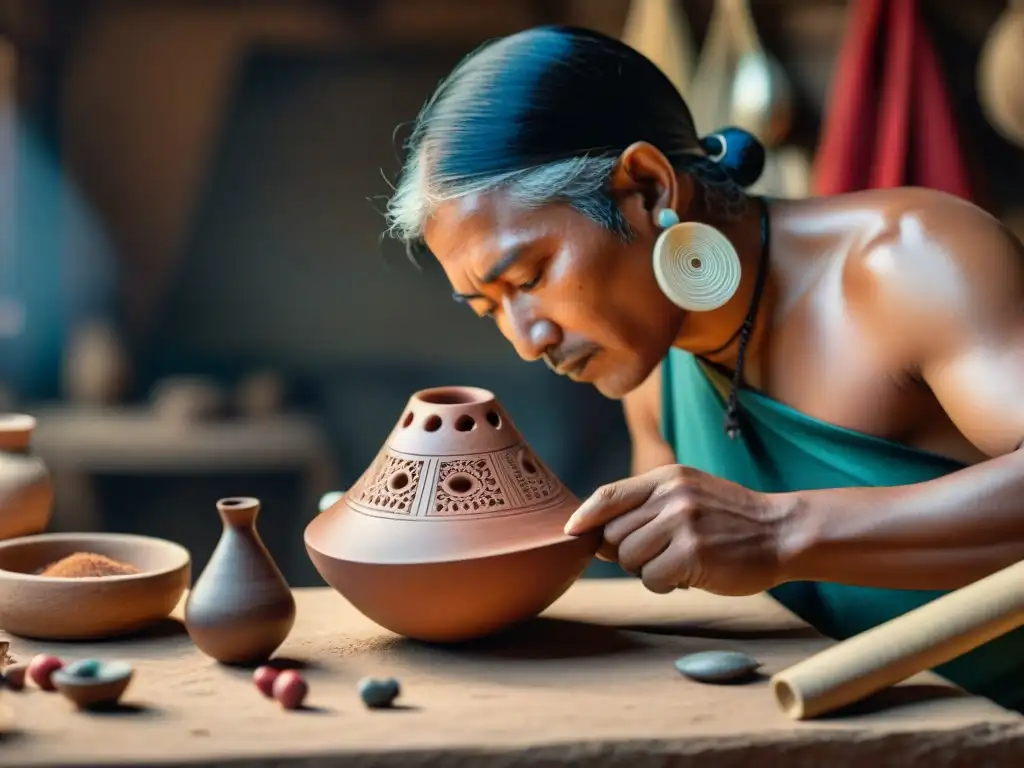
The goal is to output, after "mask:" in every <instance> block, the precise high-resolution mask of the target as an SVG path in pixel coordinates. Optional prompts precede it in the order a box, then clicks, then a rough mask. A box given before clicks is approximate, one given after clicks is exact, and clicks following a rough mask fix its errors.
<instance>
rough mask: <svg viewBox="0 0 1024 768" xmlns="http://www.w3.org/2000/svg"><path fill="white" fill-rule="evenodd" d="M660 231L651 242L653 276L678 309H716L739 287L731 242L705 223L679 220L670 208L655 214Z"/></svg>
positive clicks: (739, 270)
mask: <svg viewBox="0 0 1024 768" xmlns="http://www.w3.org/2000/svg"><path fill="white" fill-rule="evenodd" d="M658 226H660V227H662V228H663V229H664V230H665V231H664V232H662V233H661V234H660V235H659V236H658V239H657V241H656V242H655V243H654V277H655V279H656V280H657V281H658V287H659V288H661V290H662V292H663V293H664V294H665V295H666V296H667V297H668V298H669V300H670V301H671V302H672V303H673V304H675V305H676V306H678V307H681V308H682V309H686V310H689V311H692V312H709V311H710V310H712V309H718V308H719V307H721V306H722V305H724V304H725V303H726V302H727V301H729V299H731V298H732V297H733V296H734V295H735V294H736V291H737V289H738V288H739V286H740V274H741V271H742V270H741V268H740V256H739V254H738V253H736V248H735V247H734V246H733V244H732V242H731V241H730V240H729V238H727V237H726V236H725V235H723V234H722V233H721V232H720V231H718V230H717V229H715V228H714V227H712V226H708V225H707V224H699V223H697V222H692V221H688V222H683V223H681V222H680V221H679V216H677V215H676V212H675V211H673V210H672V209H671V208H664V209H662V210H661V211H659V212H658Z"/></svg>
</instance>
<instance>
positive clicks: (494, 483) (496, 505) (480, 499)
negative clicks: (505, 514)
mask: <svg viewBox="0 0 1024 768" xmlns="http://www.w3.org/2000/svg"><path fill="white" fill-rule="evenodd" d="M508 506H509V505H508V502H507V501H506V499H505V494H504V493H503V492H502V490H501V484H500V483H499V482H498V477H497V474H496V473H495V471H494V467H493V466H492V464H491V460H490V459H488V458H478V459H452V460H451V461H442V462H441V463H440V465H439V466H438V473H437V492H436V493H435V495H434V504H433V506H432V507H431V509H430V510H429V511H428V513H427V514H429V515H464V514H470V515H472V514H477V513H481V512H499V511H502V510H506V509H508Z"/></svg>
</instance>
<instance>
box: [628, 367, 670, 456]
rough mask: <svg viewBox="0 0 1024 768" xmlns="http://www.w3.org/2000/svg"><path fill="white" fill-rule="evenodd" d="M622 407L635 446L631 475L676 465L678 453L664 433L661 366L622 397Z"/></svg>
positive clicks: (633, 447) (631, 440) (633, 446)
mask: <svg viewBox="0 0 1024 768" xmlns="http://www.w3.org/2000/svg"><path fill="white" fill-rule="evenodd" d="M622 407H623V410H624V411H625V414H626V426H627V427H628V429H629V438H630V442H631V443H632V449H633V454H632V455H633V459H632V466H631V470H630V471H631V474H632V475H634V476H635V475H642V474H643V473H644V472H649V471H650V470H652V469H655V468H656V467H662V466H664V465H666V464H675V462H676V456H675V453H674V452H673V450H672V448H671V446H669V444H668V443H666V442H665V439H664V438H663V437H662V436H661V366H658V367H657V368H655V369H654V372H653V373H651V375H650V376H648V377H647V380H646V381H644V383H643V384H641V385H640V386H639V387H637V388H636V389H635V390H633V391H632V392H630V393H629V394H628V395H626V396H625V397H624V398H622Z"/></svg>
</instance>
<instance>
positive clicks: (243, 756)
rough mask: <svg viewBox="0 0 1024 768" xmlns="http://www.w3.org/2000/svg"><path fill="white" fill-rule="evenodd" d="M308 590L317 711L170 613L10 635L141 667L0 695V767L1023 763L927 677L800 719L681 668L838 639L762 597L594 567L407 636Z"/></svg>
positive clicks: (301, 635) (766, 659)
mask: <svg viewBox="0 0 1024 768" xmlns="http://www.w3.org/2000/svg"><path fill="white" fill-rule="evenodd" d="M296 596H297V600H298V606H299V613H298V619H297V622H296V626H295V630H294V632H293V633H292V635H291V637H290V638H289V640H288V642H287V643H286V645H285V646H284V647H283V648H282V649H281V654H280V655H281V656H287V657H290V658H294V659H298V660H302V661H305V662H307V663H308V665H309V668H308V669H307V671H306V673H305V674H306V675H307V679H308V681H309V683H310V689H311V690H310V696H309V698H308V700H307V703H308V705H309V710H308V711H297V712H287V711H284V710H281V709H279V708H278V707H277V706H276V705H275V704H274V703H273V702H271V701H269V700H267V699H264V698H262V697H261V696H260V695H259V694H258V692H257V691H256V689H255V688H254V687H253V685H252V683H251V682H250V677H249V673H247V672H244V671H240V670H230V669H225V668H221V667H219V666H218V665H216V664H215V663H213V662H211V661H210V660H208V659H206V658H205V657H203V656H202V655H200V653H199V652H198V651H197V650H196V649H195V648H194V646H193V645H192V644H191V643H190V642H189V639H188V637H187V635H185V634H184V632H183V631H182V629H181V627H180V624H178V623H177V622H173V623H170V622H169V625H168V626H167V627H164V628H162V629H161V631H160V632H154V633H152V634H151V636H148V637H145V638H140V639H135V640H131V641H118V642H111V643H102V644H91V645H73V644H55V643H30V642H27V641H24V640H20V639H18V638H10V639H11V653H12V655H14V656H15V657H16V658H17V659H19V660H28V659H29V658H30V657H31V655H32V654H34V653H36V652H39V651H44V650H45V651H48V652H54V653H57V654H58V655H61V656H62V657H64V658H65V659H69V660H70V659H75V658H85V657H95V658H113V657H119V658H124V659H128V660H131V661H132V662H134V663H135V664H136V665H137V672H136V679H135V681H134V682H133V683H132V686H131V688H129V690H128V693H127V694H126V698H125V703H126V705H127V706H126V707H125V708H124V709H123V711H121V712H118V713H107V714H91V715H88V714H79V713H75V712H74V711H72V710H71V709H70V705H69V704H68V703H67V702H66V701H64V700H63V699H62V698H61V697H60V696H59V695H58V694H55V693H44V692H41V691H39V690H36V689H34V688H32V689H26V691H24V692H21V693H10V692H4V693H3V694H2V697H0V700H2V701H6V703H7V704H8V705H10V706H11V707H12V708H13V711H14V726H13V730H11V731H10V732H9V733H8V734H7V735H6V736H4V737H3V738H2V739H0V765H2V766H50V767H53V768H61V766H72V765H75V766H84V765H92V766H97V765H105V766H110V765H117V766H122V765H131V766H147V765H161V766H169V765H182V766H210V767H211V768H212V766H225V765H228V764H230V765H231V766H233V767H234V766H271V765H273V766H288V767H291V766H296V767H298V766H302V767H303V768H312V767H314V766H316V767H319V766H328V765H330V766H374V767H375V768H376V767H378V766H402V767H403V768H417V767H420V766H440V765H446V766H447V765H457V766H466V768H484V767H486V766H491V765H494V766H503V767H505V768H507V767H508V766H512V765H516V766H519V765H523V766H561V765H584V764H585V765H615V766H628V767H629V768H645V766H667V765H671V766H690V765H694V766H696V765H701V766H703V767H704V768H706V767H707V766H709V765H714V766H715V767H716V768H722V767H723V766H748V765H757V764H762V765H785V766H787V768H793V767H794V766H801V765H825V764H828V765H829V766H830V767H831V768H840V766H843V765H850V766H864V765H870V766H871V768H882V767H883V766H889V765H892V766H901V768H906V766H910V765H927V766H928V768H941V766H953V765H956V766H961V765H963V766H967V765H981V764H988V765H1022V764H1024V718H1022V717H1021V716H1019V715H1017V714H1013V713H1009V712H1007V711H1005V710H1003V709H1000V708H998V707H996V706H995V705H993V704H991V703H989V702H987V701H984V700H981V699H978V698H975V697H971V696H966V695H964V694H962V693H960V692H958V691H957V690H955V689H953V688H951V687H950V686H947V685H946V684H944V683H942V682H941V681H939V679H938V678H937V677H934V676H930V675H929V676H923V677H922V678H920V679H917V680H915V681H912V684H907V685H905V686H902V687H901V688H900V689H895V690H894V691H892V692H890V694H889V695H886V696H883V697H882V698H881V699H880V700H878V701H876V702H875V703H874V704H873V705H872V706H870V707H867V708H865V707H863V706H862V707H861V712H860V713H858V714H851V715H848V716H846V717H842V718H833V719H831V720H827V721H819V722H815V723H796V722H792V721H790V720H787V719H786V718H785V717H784V716H783V715H782V714H781V713H780V712H779V711H778V710H777V709H776V707H775V704H774V702H773V701H772V699H771V697H770V695H769V689H768V685H767V680H766V679H762V680H759V681H756V682H754V683H752V684H748V685H744V686H730V687H724V686H709V685H701V684H699V683H695V682H691V681H688V680H686V679H684V678H682V677H680V676H679V675H678V674H677V673H676V671H675V669H674V668H673V665H672V662H673V660H674V659H675V658H676V657H677V656H679V655H681V654H684V653H689V652H693V651H699V650H706V649H714V648H735V649H742V650H745V651H747V652H748V653H751V654H753V655H754V656H756V657H757V658H758V659H760V660H761V661H762V662H763V663H764V665H765V672H766V673H767V674H771V673H772V672H774V671H776V670H779V669H782V668H783V667H785V666H787V665H789V664H791V663H793V662H795V661H797V660H799V659H801V658H804V657H805V656H807V655H809V654H811V653H813V652H815V651H817V650H820V649H822V648H824V647H826V646H827V645H828V644H829V641H827V640H825V639H823V638H821V637H820V636H819V635H817V634H816V633H815V632H813V631H812V630H810V629H809V628H807V627H806V625H803V624H802V623H801V622H800V621H799V620H796V619H794V618H793V617H792V616H790V615H789V614H788V613H787V612H786V611H784V610H783V609H781V608H780V607H778V606H777V605H776V604H775V603H774V602H773V601H771V600H770V599H769V598H767V597H752V598H720V597H715V596H712V595H708V594H705V593H702V592H698V591H695V590H694V591H689V592H684V591H679V592H677V593H675V594H673V595H669V596H657V595H653V594H651V593H648V592H646V591H645V590H644V589H643V588H642V586H641V585H640V584H639V583H637V582H634V581H632V580H628V581H620V580H608V581H605V580H588V581H583V582H580V583H579V584H577V585H576V586H575V587H574V588H573V589H572V590H570V592H569V593H568V594H567V595H566V596H565V597H564V598H562V600H560V601H559V602H558V603H556V604H555V606H553V607H552V609H551V610H549V611H548V612H547V614H546V615H545V618H542V619H540V620H538V621H536V622H533V623H532V624H528V625H524V626H523V627H521V628H519V629H518V630H515V631H514V632H512V633H511V634H509V635H508V636H506V637H503V638H501V639H500V640H491V641H489V642H484V643H479V644H476V645H474V646H469V647H463V648H458V649H456V648H448V649H443V648H436V647H429V646H424V645H420V644H417V643H414V642H410V641H408V640H405V639H402V638H399V637H395V636H394V635H392V634H390V633H388V632H386V631H384V630H382V629H380V628H378V627H376V626H375V625H373V624H372V623H370V622H369V621H368V620H366V619H364V618H363V617H362V616H361V615H359V614H358V613H356V612H355V610H354V609H352V608H351V607H350V606H349V605H348V603H346V602H345V601H344V600H342V598H340V597H339V596H338V595H337V594H335V593H334V592H331V591H328V590H327V589H307V590H297V591H296ZM368 674H372V675H395V676H398V677H399V678H400V679H401V681H402V684H403V695H402V697H401V699H400V701H401V703H402V704H403V707H402V708H399V709H396V710H394V711H367V710H366V709H364V708H363V706H362V704H361V703H360V701H359V699H358V697H357V694H356V690H355V689H356V681H357V680H358V679H359V678H360V677H361V676H363V675H368Z"/></svg>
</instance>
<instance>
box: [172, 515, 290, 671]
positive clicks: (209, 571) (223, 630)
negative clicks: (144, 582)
mask: <svg viewBox="0 0 1024 768" xmlns="http://www.w3.org/2000/svg"><path fill="white" fill-rule="evenodd" d="M259 510H260V503H259V501H258V500H257V499H250V498H237V499H221V500H220V501H218V502H217V511H218V512H219V513H220V518H221V522H222V523H223V525H224V531H223V533H222V534H221V538H220V541H219V542H217V548H216V549H214V551H213V554H212V555H211V556H210V561H209V562H208V563H207V564H206V567H205V568H204V569H203V573H202V575H200V577H199V578H198V579H197V580H196V583H195V586H194V587H192V590H191V591H190V592H189V596H188V600H187V601H186V603H185V628H186V629H187V630H188V634H189V636H190V637H191V638H192V642H194V643H195V644H196V646H197V647H198V648H199V650H201V651H202V652H203V653H205V654H206V655H207V656H211V657H213V658H214V659H216V660H217V661H220V662H221V663H224V664H255V663H259V662H262V661H266V660H267V659H268V658H270V655H271V654H272V653H273V652H274V651H276V650H277V648H278V646H280V645H281V643H283V642H284V641H285V639H286V638H287V637H288V633H289V632H291V630H292V626H293V625H294V624H295V598H294V597H293V596H292V592H291V589H289V587H288V583H287V582H286V581H285V580H284V576H283V575H282V574H281V571H280V570H279V569H278V567H277V564H276V563H275V562H274V560H273V558H272V557H271V555H270V552H269V551H268V550H267V548H266V546H265V545H264V544H263V541H262V539H260V535H259V533H258V532H257V531H256V516H257V514H258V513H259Z"/></svg>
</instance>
